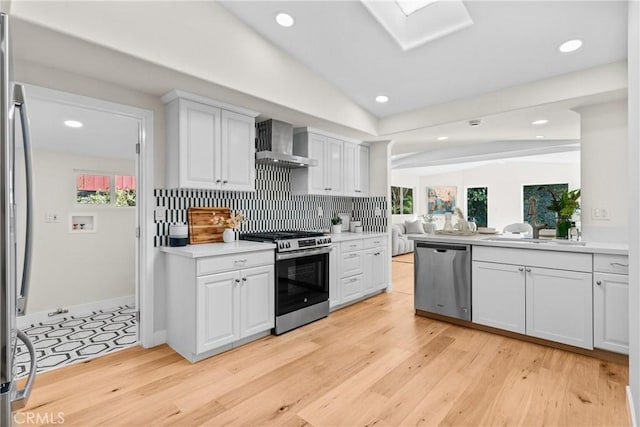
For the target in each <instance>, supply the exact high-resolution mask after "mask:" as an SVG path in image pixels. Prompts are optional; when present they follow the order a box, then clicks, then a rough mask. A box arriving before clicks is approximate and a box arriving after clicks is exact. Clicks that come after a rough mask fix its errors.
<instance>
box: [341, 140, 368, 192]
mask: <svg viewBox="0 0 640 427" xmlns="http://www.w3.org/2000/svg"><path fill="white" fill-rule="evenodd" d="M343 166H344V172H343V173H344V195H345V196H355V197H363V196H368V195H369V147H367V146H365V145H360V144H352V143H349V142H345V143H344V165H343Z"/></svg>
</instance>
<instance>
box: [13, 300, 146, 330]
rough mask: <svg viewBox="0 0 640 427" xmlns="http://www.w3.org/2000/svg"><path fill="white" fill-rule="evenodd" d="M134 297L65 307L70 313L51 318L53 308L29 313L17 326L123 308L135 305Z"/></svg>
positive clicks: (21, 326)
mask: <svg viewBox="0 0 640 427" xmlns="http://www.w3.org/2000/svg"><path fill="white" fill-rule="evenodd" d="M135 300H136V299H135V296H134V295H126V296H123V297H118V298H110V299H105V300H100V301H94V302H90V303H86V304H77V305H72V306H69V307H65V308H66V309H68V310H69V312H68V313H63V314H56V315H54V316H49V313H50V312H52V311H56V308H52V309H50V310H46V311H38V312H36V313H28V314H27V315H25V316H21V317H18V319H17V322H16V323H17V326H18V328H20V329H24V328H28V327H30V326H31V325H37V324H39V323H45V322H48V321H51V320H56V319H60V318H63V317H71V316H78V315H81V314H86V313H91V312H93V311H99V310H106V309H110V308H114V307H121V306H123V305H134V304H135Z"/></svg>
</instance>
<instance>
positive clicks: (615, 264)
mask: <svg viewBox="0 0 640 427" xmlns="http://www.w3.org/2000/svg"><path fill="white" fill-rule="evenodd" d="M609 264H610V265H611V266H612V267H625V268H627V267H629V264H622V263H621V262H611V263H609Z"/></svg>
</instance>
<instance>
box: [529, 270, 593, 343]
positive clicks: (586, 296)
mask: <svg viewBox="0 0 640 427" xmlns="http://www.w3.org/2000/svg"><path fill="white" fill-rule="evenodd" d="M525 272H526V283H527V297H526V298H527V335H531V336H533V337H538V338H544V339H547V340H550V341H556V342H560V343H564V344H569V345H573V346H576V347H582V348H588V349H592V348H593V301H592V294H591V286H592V285H591V280H592V274H591V273H586V272H580V271H566V270H553V269H548V268H538V267H530V268H529V267H527V268H526V269H525Z"/></svg>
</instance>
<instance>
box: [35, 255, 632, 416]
mask: <svg viewBox="0 0 640 427" xmlns="http://www.w3.org/2000/svg"><path fill="white" fill-rule="evenodd" d="M407 261H408V262H407ZM412 269H413V265H412V264H411V257H406V256H405V257H403V258H397V259H396V258H394V262H393V275H394V287H395V291H394V292H393V293H390V294H382V295H379V296H377V297H375V298H372V299H369V300H367V301H365V302H362V303H359V304H356V305H354V306H351V307H348V308H346V309H343V310H340V311H337V312H335V313H332V314H331V316H330V317H329V318H327V319H324V320H321V321H318V322H315V323H313V324H311V325H308V326H306V327H304V328H300V329H297V330H295V331H292V332H290V333H287V334H285V335H282V336H279V337H267V338H265V339H262V340H260V341H257V342H254V343H251V344H248V345H246V346H243V347H241V348H238V349H234V350H233V351H230V352H227V353H225V354H222V355H219V356H216V357H212V358H210V359H207V360H205V361H202V362H200V363H197V364H195V365H192V364H190V363H189V362H187V361H186V360H184V359H182V358H181V357H180V356H178V355H177V354H176V353H174V352H173V351H172V350H171V349H170V348H169V347H167V346H160V347H157V348H153V349H149V350H144V349H142V348H133V349H129V350H124V351H121V352H118V353H115V354H113V355H110V356H105V357H102V358H99V359H94V360H92V361H88V362H86V363H81V364H78V365H74V366H70V367H66V368H62V369H59V370H56V371H52V372H49V373H45V374H42V375H40V376H39V377H38V378H37V383H36V387H35V390H34V392H33V394H32V397H31V400H30V404H29V407H28V408H27V411H31V412H35V413H39V414H46V413H51V412H53V413H58V412H62V413H63V414H64V421H65V423H64V425H65V426H67V425H68V426H71V425H73V426H98V425H101V426H117V425H119V426H125V425H126V426H134V425H139V426H162V425H176V426H196V425H245V426H258V425H277V426H301V425H314V426H337V425H342V426H373V425H377V426H399V425H407V426H410V425H458V426H495V425H500V426H515V425H527V426H543V425H545V426H605V425H611V426H613V425H620V426H621V425H626V424H627V423H628V421H627V410H626V403H625V385H626V384H627V376H628V372H627V367H626V366H623V365H618V364H614V363H609V362H604V361H600V360H598V359H593V358H590V357H587V356H580V355H576V354H572V353H567V352H564V351H561V350H555V349H550V348H547V347H543V346H539V345H536V344H530V343H525V342H521V341H517V340H514V339H511V338H506V337H502V336H497V335H492V334H490V333H486V332H482V331H476V330H471V329H467V328H464V327H459V326H453V325H449V324H447V323H442V322H439V321H435V320H430V319H425V318H422V317H416V316H414V314H413V301H412V297H413V296H412V293H413V285H412V274H411V272H412Z"/></svg>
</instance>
